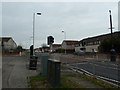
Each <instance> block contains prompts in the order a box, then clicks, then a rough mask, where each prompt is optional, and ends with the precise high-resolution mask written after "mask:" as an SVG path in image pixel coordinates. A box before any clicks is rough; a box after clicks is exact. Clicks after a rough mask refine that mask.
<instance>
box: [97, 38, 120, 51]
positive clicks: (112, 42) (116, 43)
mask: <svg viewBox="0 0 120 90" xmlns="http://www.w3.org/2000/svg"><path fill="white" fill-rule="evenodd" d="M112 47H113V48H114V49H115V50H116V52H117V53H120V38H119V37H112V38H111V37H109V38H105V39H104V40H103V41H101V44H100V46H99V51H100V52H110V50H111V49H112Z"/></svg>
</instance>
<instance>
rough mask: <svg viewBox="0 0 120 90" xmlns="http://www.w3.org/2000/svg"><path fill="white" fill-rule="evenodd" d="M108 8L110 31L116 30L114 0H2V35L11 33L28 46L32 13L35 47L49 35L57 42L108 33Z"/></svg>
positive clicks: (116, 20)
mask: <svg viewBox="0 0 120 90" xmlns="http://www.w3.org/2000/svg"><path fill="white" fill-rule="evenodd" d="M109 9H111V10H112V19H113V26H114V27H115V30H114V31H118V3H117V2H9V3H8V2H3V3H2V36H10V37H12V38H13V39H14V40H15V42H16V43H17V45H22V46H23V47H25V48H26V47H27V48H29V46H30V45H31V44H32V35H33V34H32V33H33V28H32V27H33V26H32V25H33V13H36V12H41V13H42V14H41V16H38V15H36V16H35V18H36V19H35V47H40V46H41V44H43V43H47V37H48V36H50V35H51V36H53V37H54V38H55V43H57V44H61V43H62V41H63V40H64V33H62V30H64V31H65V32H66V39H67V40H81V39H83V38H87V37H93V36H97V35H101V34H106V33H110V30H109V29H108V28H109V27H110V26H109Z"/></svg>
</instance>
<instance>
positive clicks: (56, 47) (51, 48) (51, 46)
mask: <svg viewBox="0 0 120 90" xmlns="http://www.w3.org/2000/svg"><path fill="white" fill-rule="evenodd" d="M57 49H61V44H52V45H50V50H53V51H55V50H57Z"/></svg>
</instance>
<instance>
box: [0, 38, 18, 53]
mask: <svg viewBox="0 0 120 90" xmlns="http://www.w3.org/2000/svg"><path fill="white" fill-rule="evenodd" d="M16 48H17V44H16V43H15V41H14V40H13V39H12V37H1V38H0V49H2V50H3V51H11V50H14V49H16Z"/></svg>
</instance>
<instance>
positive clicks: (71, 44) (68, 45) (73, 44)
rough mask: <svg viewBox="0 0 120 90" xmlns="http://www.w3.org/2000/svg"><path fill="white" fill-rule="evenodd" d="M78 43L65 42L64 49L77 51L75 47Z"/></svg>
mask: <svg viewBox="0 0 120 90" xmlns="http://www.w3.org/2000/svg"><path fill="white" fill-rule="evenodd" d="M77 43H78V41H75V40H64V41H63V42H62V49H75V45H76V44H77Z"/></svg>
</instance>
